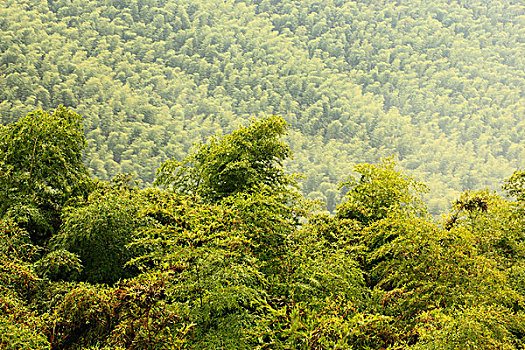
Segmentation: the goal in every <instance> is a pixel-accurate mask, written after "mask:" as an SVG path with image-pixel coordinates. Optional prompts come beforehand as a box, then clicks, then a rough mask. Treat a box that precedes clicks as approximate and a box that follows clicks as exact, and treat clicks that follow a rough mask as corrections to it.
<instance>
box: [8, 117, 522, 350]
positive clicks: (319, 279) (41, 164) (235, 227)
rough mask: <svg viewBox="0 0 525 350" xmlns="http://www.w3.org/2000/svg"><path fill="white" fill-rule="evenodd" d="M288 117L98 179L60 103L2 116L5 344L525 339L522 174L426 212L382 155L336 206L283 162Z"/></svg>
mask: <svg viewBox="0 0 525 350" xmlns="http://www.w3.org/2000/svg"><path fill="white" fill-rule="evenodd" d="M286 132H287V123H286V122H285V121H284V119H282V118H280V117H275V116H274V117H267V118H263V119H259V120H254V121H252V122H251V123H250V124H249V125H248V126H246V127H240V128H238V129H235V130H232V132H231V133H229V134H227V135H224V136H214V137H212V138H210V139H209V140H207V141H206V142H205V143H201V144H199V145H198V146H197V147H196V148H195V149H194V151H193V152H191V153H188V154H185V155H184V157H183V159H182V160H181V161H175V160H168V161H166V162H164V163H163V164H162V165H161V167H160V168H159V171H158V176H157V177H156V179H155V183H154V184H155V185H156V188H143V189H140V188H138V187H137V186H136V183H135V181H134V180H133V178H131V177H129V176H125V175H117V176H115V177H114V178H112V179H111V180H110V181H102V180H99V179H96V178H93V177H90V176H89V174H88V169H87V168H86V167H85V166H84V164H83V162H82V153H83V151H84V147H85V146H86V142H85V137H84V133H83V129H82V118H81V117H80V116H79V115H78V114H76V113H74V112H72V111H71V110H68V109H66V108H64V107H58V108H56V109H55V110H53V111H41V110H39V111H35V112H32V113H30V114H28V115H27V116H25V117H23V118H21V119H20V120H19V121H18V122H15V123H10V124H8V125H7V126H1V125H0V198H1V199H2V201H1V202H0V348H2V349H6V350H15V349H16V350H36V349H37V350H45V349H47V350H61V349H64V350H65V349H68V350H109V349H113V350H114V349H117V350H123V349H126V350H128V349H129V350H135V349H136V350H145V349H156V350H163V349H166V350H168V349H187V350H190V349H246V350H247V349H260V350H262V349H282V350H285V349H298V350H321V349H326V350H329V349H330V350H331V349H341V350H342V349H344V350H349V349H350V350H351V349H356V350H357V349H359V350H366V349H389V350H401V349H410V350H449V349H450V350H455V349H467V350H493V349H502V350H503V349H504V350H513V349H516V350H517V349H523V347H524V345H525V288H524V287H525V172H524V171H516V172H514V173H513V175H512V176H511V177H509V178H507V179H506V180H505V181H502V182H503V184H504V185H503V190H504V191H505V195H506V196H508V198H505V197H502V196H500V195H498V194H496V193H495V192H490V191H486V190H482V191H465V192H463V193H462V194H461V196H459V197H458V198H457V199H456V200H455V201H454V202H453V203H452V210H451V211H450V213H449V214H448V215H447V217H446V218H443V220H441V221H439V222H434V221H433V219H432V217H431V216H430V215H429V214H428V211H427V208H426V205H425V203H424V202H423V201H422V200H421V193H422V192H424V191H425V190H426V186H425V185H424V184H422V183H420V182H419V181H417V180H416V179H414V178H413V177H411V176H407V175H405V174H403V173H402V172H401V171H400V170H399V169H398V168H397V167H396V164H395V162H394V161H393V159H392V158H386V159H383V160H381V162H379V163H377V164H366V163H360V164H357V165H356V166H355V167H354V169H353V171H354V173H355V176H350V177H348V178H347V179H346V180H345V181H341V186H342V187H343V188H344V190H345V192H346V194H345V196H344V198H343V199H342V201H341V202H340V203H338V206H337V209H336V210H335V215H333V216H331V215H327V214H323V213H321V212H320V207H319V205H318V204H316V202H314V201H309V200H307V199H306V198H304V197H303V196H302V195H301V194H300V193H299V191H298V189H297V187H296V182H295V179H294V176H291V175H288V174H286V172H285V171H284V169H283V162H284V161H285V160H286V159H287V157H289V156H290V148H289V147H288V145H287V144H286V143H284V142H283V141H282V137H283V136H285V135H286Z"/></svg>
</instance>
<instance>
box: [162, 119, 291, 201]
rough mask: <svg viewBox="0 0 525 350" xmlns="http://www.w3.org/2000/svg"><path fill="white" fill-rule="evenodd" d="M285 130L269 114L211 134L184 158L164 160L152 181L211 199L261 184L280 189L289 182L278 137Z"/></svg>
mask: <svg viewBox="0 0 525 350" xmlns="http://www.w3.org/2000/svg"><path fill="white" fill-rule="evenodd" d="M285 130H286V122H285V121H284V120H283V119H282V118H279V117H269V118H266V119H263V120H259V121H253V122H252V124H251V125H250V126H248V127H241V128H239V129H237V130H235V131H233V132H232V133H231V134H228V135H225V136H223V137H222V138H220V137H218V136H216V137H213V138H211V140H209V141H208V142H207V143H205V144H201V145H198V148H197V149H196V150H195V151H194V152H192V153H191V154H190V155H189V156H188V157H187V158H186V159H184V160H182V161H180V162H179V161H175V160H171V161H168V162H166V163H164V164H163V165H162V166H161V167H160V168H159V171H158V173H157V180H156V181H155V184H156V185H161V186H164V187H166V188H171V189H173V190H174V191H176V192H178V193H181V194H192V195H199V196H201V197H202V198H204V199H205V200H208V201H211V202H215V201H218V200H220V199H222V198H225V197H228V196H231V195H234V194H236V193H239V192H245V191H247V190H252V189H253V188H254V187H256V186H261V185H266V186H269V187H271V188H272V189H273V190H275V191H282V190H284V189H285V188H286V186H287V185H289V184H290V183H291V179H290V178H289V177H288V176H286V175H285V174H284V171H283V169H282V162H283V161H284V160H285V159H286V158H287V157H288V156H289V155H290V150H289V148H288V146H287V145H286V144H284V143H283V142H282V141H280V139H279V138H280V137H281V136H283V135H284V133H285Z"/></svg>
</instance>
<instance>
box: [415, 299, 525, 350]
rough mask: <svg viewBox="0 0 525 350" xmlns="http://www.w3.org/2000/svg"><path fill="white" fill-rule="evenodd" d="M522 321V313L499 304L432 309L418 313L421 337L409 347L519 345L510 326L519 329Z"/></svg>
mask: <svg viewBox="0 0 525 350" xmlns="http://www.w3.org/2000/svg"><path fill="white" fill-rule="evenodd" d="M524 321H525V320H524V318H523V315H519V316H513V315H512V313H510V312H509V310H506V309H504V308H500V307H484V306H480V307H472V308H467V309H462V310H457V311H455V312H454V313H452V315H446V314H444V313H443V312H442V311H441V310H433V311H431V312H428V313H426V314H425V315H423V316H422V317H421V325H420V330H419V332H420V334H421V339H420V341H419V342H418V344H417V345H415V346H413V347H411V349H428V350H430V349H434V350H441V349H442V350H445V349H447V350H449V349H450V350H452V349H487V350H488V349H502V350H503V349H509V350H510V349H519V348H521V346H523V343H522V342H521V341H520V340H518V339H516V337H515V335H514V334H512V331H511V330H513V329H515V328H521V332H522V333H523V326H524Z"/></svg>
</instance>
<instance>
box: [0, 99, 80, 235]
mask: <svg viewBox="0 0 525 350" xmlns="http://www.w3.org/2000/svg"><path fill="white" fill-rule="evenodd" d="M0 132H1V135H0V175H1V176H0V191H1V192H0V195H1V196H2V198H3V200H2V203H0V217H13V218H16V219H17V220H18V221H19V222H20V224H21V225H23V226H24V227H25V228H26V229H27V230H28V231H29V232H30V233H31V234H32V236H33V238H34V239H35V240H36V241H39V240H41V238H44V237H49V235H50V234H52V233H54V232H55V231H56V230H57V229H58V226H59V210H60V208H61V207H62V206H63V205H64V203H65V202H66V200H67V199H68V198H69V197H70V196H72V195H73V194H75V193H76V192H77V191H79V189H80V188H81V187H82V185H83V183H84V182H86V181H87V180H88V179H87V170H86V168H85V166H84V163H83V162H82V151H83V149H84V146H85V139H84V134H83V130H82V124H81V117H80V116H79V115H78V114H76V113H74V112H72V111H69V110H67V109H65V108H64V107H58V108H57V109H56V110H54V111H53V112H52V113H49V112H44V111H41V110H38V111H35V112H32V113H29V114H28V115H27V116H26V117H24V118H22V119H20V120H19V121H18V122H16V123H13V124H10V125H8V126H6V127H4V128H2V129H1V130H0Z"/></svg>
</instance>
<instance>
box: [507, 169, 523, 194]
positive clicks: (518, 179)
mask: <svg viewBox="0 0 525 350" xmlns="http://www.w3.org/2000/svg"><path fill="white" fill-rule="evenodd" d="M503 189H504V190H505V191H506V192H507V193H508V194H509V195H511V196H513V197H515V198H516V199H517V200H518V201H525V171H523V170H518V171H515V172H514V174H512V176H511V177H509V178H508V179H506V180H505V185H504V186H503Z"/></svg>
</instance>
